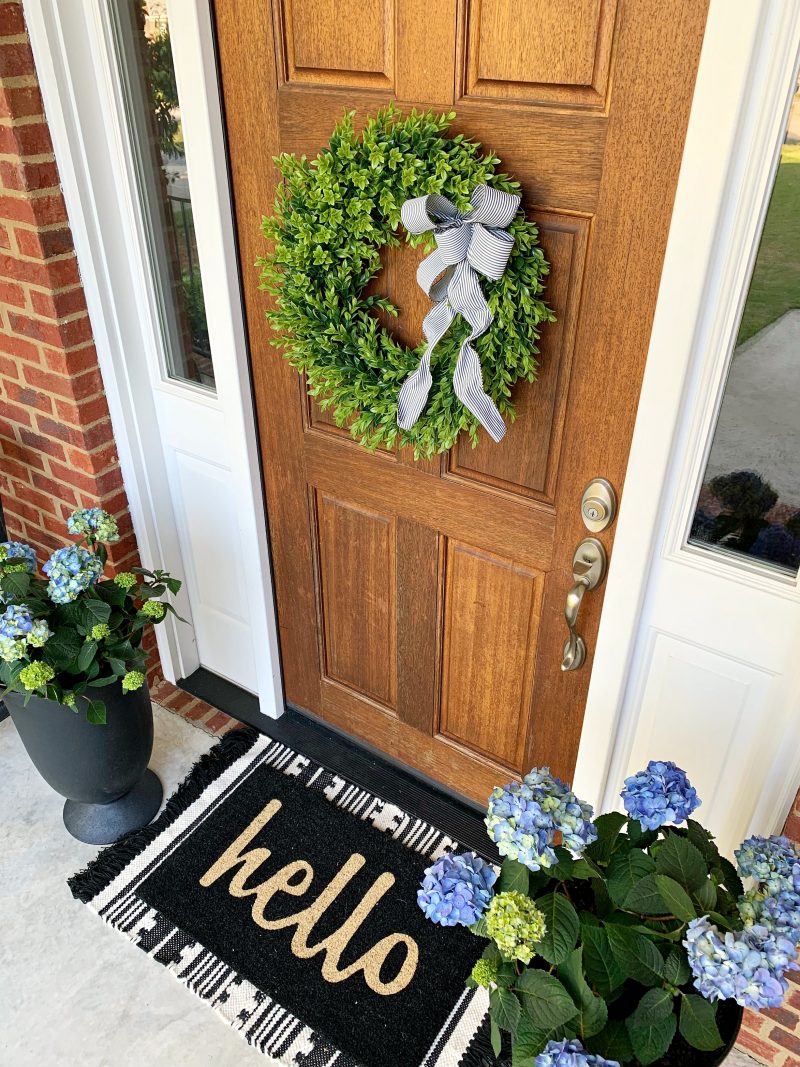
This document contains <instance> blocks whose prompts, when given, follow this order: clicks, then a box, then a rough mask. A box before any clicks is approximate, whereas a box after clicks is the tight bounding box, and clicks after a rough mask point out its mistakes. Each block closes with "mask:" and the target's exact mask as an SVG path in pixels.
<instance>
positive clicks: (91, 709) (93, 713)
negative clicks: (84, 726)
mask: <svg viewBox="0 0 800 1067" xmlns="http://www.w3.org/2000/svg"><path fill="white" fill-rule="evenodd" d="M86 718H87V719H88V720H89V722H90V723H92V724H93V725H95V726H105V724H106V706H105V704H104V702H103V701H102V700H90V701H89V704H88V707H87V709H86Z"/></svg>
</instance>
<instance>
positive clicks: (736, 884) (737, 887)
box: [716, 856, 744, 897]
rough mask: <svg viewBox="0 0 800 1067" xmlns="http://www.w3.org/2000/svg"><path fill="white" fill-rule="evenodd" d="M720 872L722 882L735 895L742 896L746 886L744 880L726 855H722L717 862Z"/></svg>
mask: <svg viewBox="0 0 800 1067" xmlns="http://www.w3.org/2000/svg"><path fill="white" fill-rule="evenodd" d="M716 866H717V868H718V869H719V873H720V874H721V875H722V878H721V879H720V880H721V882H722V884H723V885H724V886H725V888H726V889H727V890H728V892H729V893H730V894H731V896H734V897H740V896H741V895H742V893H744V886H743V885H742V880H741V878H740V877H739V872H738V871H737V870H736V868H735V867H734V865H733V864H732V863H731V861H730V860H729V859H726V858H725V857H724V856H720V857H719V859H718V860H717V863H716Z"/></svg>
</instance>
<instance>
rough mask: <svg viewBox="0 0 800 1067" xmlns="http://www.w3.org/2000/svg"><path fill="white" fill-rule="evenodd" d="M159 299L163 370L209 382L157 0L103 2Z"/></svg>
mask: <svg viewBox="0 0 800 1067" xmlns="http://www.w3.org/2000/svg"><path fill="white" fill-rule="evenodd" d="M110 10H111V13H112V19H113V22H114V25H115V31H116V37H117V45H118V51H119V58H120V67H121V73H122V78H123V84H124V87H125V93H126V104H127V107H128V120H129V131H130V136H131V142H132V147H133V151H134V155H135V157H136V164H137V170H138V174H137V177H138V180H139V187H140V194H141V204H142V211H143V213H144V217H145V218H144V221H145V225H146V228H147V232H148V238H149V245H150V258H151V266H152V271H153V277H154V280H155V284H156V290H157V294H158V301H159V305H160V308H159V311H160V317H161V326H162V332H163V335H164V349H165V362H166V371H167V374H168V375H169V376H170V377H171V378H179V379H183V380H185V381H191V382H196V383H198V384H201V385H205V386H210V387H213V386H214V366H213V362H212V358H211V347H210V345H209V340H208V326H207V322H206V312H205V301H204V298H203V282H202V279H201V277H200V264H199V260H198V256H197V240H196V236H195V229H194V215H193V213H192V197H191V191H190V185H189V174H188V171H187V167H186V157H185V155H184V142H183V126H182V123H181V109H180V101H179V99H178V90H177V86H176V82H175V68H174V66H173V60H172V49H171V46H170V35H169V23H168V20H167V8H166V2H165V0H122V2H121V3H118V2H117V0H114V3H113V4H111V5H110Z"/></svg>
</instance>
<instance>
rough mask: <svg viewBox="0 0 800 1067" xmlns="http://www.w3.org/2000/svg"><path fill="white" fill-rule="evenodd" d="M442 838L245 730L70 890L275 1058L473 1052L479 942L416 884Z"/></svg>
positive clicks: (345, 1061)
mask: <svg viewBox="0 0 800 1067" xmlns="http://www.w3.org/2000/svg"><path fill="white" fill-rule="evenodd" d="M454 847H456V842H454V841H452V840H451V839H450V838H448V837H446V836H445V835H444V834H442V833H441V832H440V831H438V830H437V829H436V828H435V827H432V826H429V825H428V824H426V823H423V822H422V821H421V820H419V819H416V818H414V817H413V816H410V815H408V814H407V813H406V812H403V811H401V810H400V809H399V808H397V807H395V806H394V805H391V804H388V803H386V802H385V801H383V800H381V799H380V798H379V797H376V796H373V795H372V794H370V793H367V792H365V791H364V790H362V789H359V788H358V787H356V786H354V785H352V784H351V783H349V782H347V781H345V780H344V779H342V778H340V777H338V776H337V775H334V774H332V773H331V772H330V771H328V770H326V769H325V768H323V767H321V766H320V765H319V764H317V763H314V762H313V761H312V760H310V759H308V758H306V757H305V756H303V755H301V754H299V753H297V752H294V751H292V750H291V749H289V748H287V747H286V746H285V745H282V744H278V743H277V742H275V741H272V740H271V739H270V738H268V737H264V736H263V735H260V734H257V733H256V732H255V731H251V730H236V731H234V732H232V733H230V734H228V735H227V736H226V737H225V738H223V740H222V741H220V742H219V743H218V744H217V745H216V746H215V747H214V748H213V749H212V750H211V751H210V752H209V753H207V755H205V756H204V757H203V758H202V759H201V760H200V761H199V763H198V764H197V765H196V766H195V768H194V769H193V770H192V772H191V773H190V775H189V777H188V778H187V779H186V781H185V782H184V783H183V785H182V786H181V787H180V788H179V789H178V791H177V793H176V794H175V795H174V796H173V797H172V799H171V800H170V801H169V803H168V805H167V808H166V810H165V811H164V813H163V814H162V815H161V816H160V817H159V818H158V820H157V821H156V822H155V823H154V824H153V825H152V826H149V827H147V828H146V829H145V830H142V831H140V832H139V833H138V834H133V835H131V836H130V837H128V838H127V839H125V840H124V841H122V842H120V843H118V844H117V845H112V846H111V847H110V848H107V849H105V850H104V851H103V852H101V853H100V855H99V856H98V858H97V859H96V860H95V861H94V862H93V863H92V864H91V865H90V866H89V868H87V870H85V871H83V872H82V873H80V874H77V875H75V877H74V878H72V879H71V880H70V887H71V889H72V892H73V894H74V895H75V896H76V897H78V898H79V899H80V900H82V901H84V902H85V903H86V904H88V905H89V907H90V908H92V910H94V911H96V912H97V913H98V914H99V915H100V916H101V918H103V919H104V920H105V921H106V922H107V923H108V924H109V925H111V926H113V927H114V928H115V929H117V930H119V931H120V932H122V933H124V934H125V935H126V936H127V937H129V938H130V940H131V941H133V943H134V944H135V945H138V947H139V948H141V949H142V950H143V951H145V952H147V953H148V954H149V955H150V956H151V957H152V958H153V959H154V960H156V961H157V962H158V963H161V964H162V965H163V966H165V967H167V968H169V970H171V971H172V972H173V974H174V975H175V976H176V977H177V978H178V979H179V980H180V981H181V982H183V983H184V984H185V985H187V986H188V987H189V988H190V989H191V990H192V991H193V992H194V993H196V994H197V995H198V996H200V997H202V998H203V999H204V1000H206V1001H208V1003H209V1004H210V1005H212V1006H213V1007H214V1008H215V1009H216V1010H217V1011H218V1012H219V1014H220V1015H222V1016H223V1018H225V1019H226V1020H227V1022H228V1023H229V1024H230V1025H231V1026H233V1027H234V1028H235V1029H237V1030H239V1031H240V1032H241V1033H242V1034H243V1035H244V1037H245V1038H246V1039H247V1040H248V1041H249V1042H250V1044H252V1045H254V1046H255V1047H256V1048H258V1049H260V1050H261V1051H262V1052H264V1053H265V1054H266V1055H268V1056H270V1057H272V1058H273V1060H276V1061H278V1062H279V1063H281V1064H285V1065H287V1067H334V1065H335V1067H423V1065H424V1067H480V1065H482V1064H484V1063H485V1062H489V1060H490V1059H491V1053H488V1058H487V1050H488V1043H487V1041H486V1025H485V1017H486V1011H487V1007H488V1002H487V996H486V992H485V990H483V989H478V990H471V989H469V990H468V989H466V988H465V986H464V981H465V979H466V978H467V976H468V975H469V972H470V970H471V968H472V965H473V963H474V961H475V959H476V957H477V956H478V954H479V948H480V944H479V942H478V941H477V940H476V939H475V938H474V937H473V935H472V934H470V933H469V931H467V930H465V929H463V928H460V927H459V928H455V929H443V928H442V927H439V926H435V925H433V924H432V923H430V922H428V921H427V920H426V919H425V918H424V916H423V914H422V912H421V911H420V910H419V908H418V907H417V904H416V891H417V886H418V885H419V882H420V879H421V877H422V872H423V870H424V869H425V867H427V866H428V864H429V863H430V862H431V859H432V858H435V857H437V856H439V855H441V854H442V853H443V852H444V851H447V850H449V849H451V848H454Z"/></svg>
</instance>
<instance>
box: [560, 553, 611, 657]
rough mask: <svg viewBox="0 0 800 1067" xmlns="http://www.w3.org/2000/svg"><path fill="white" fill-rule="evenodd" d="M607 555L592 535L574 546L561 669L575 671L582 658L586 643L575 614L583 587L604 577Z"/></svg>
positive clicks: (579, 605)
mask: <svg viewBox="0 0 800 1067" xmlns="http://www.w3.org/2000/svg"><path fill="white" fill-rule="evenodd" d="M607 565H608V557H607V556H606V550H605V549H604V548H603V546H602V544H601V543H600V542H599V541H598V540H597V539H596V538H595V537H587V538H585V539H584V540H583V541H581V543H580V544H579V545H578V547H577V548H576V549H575V555H574V556H573V557H572V578H573V581H574V582H575V585H573V587H572V589H570V591H569V592H568V593H567V603H566V605H565V607H564V618H565V619H566V621H567V628H568V630H569V635H568V637H567V640H566V641H565V642H564V654H563V656H562V659H561V670H562V671H577V670H578V669H579V668H580V667H582V666H583V664H584V661H585V659H586V642H585V641H584V640H583V638H582V637H581V636H580V634H579V633H578V630H577V626H578V613H579V611H580V608H581V604H582V603H583V595H584V593H585V592H586V590H587V589H595V588H596V587H597V586H598V585H600V583H601V582H602V580H603V579H604V578H605V576H606V567H607Z"/></svg>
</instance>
